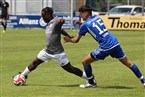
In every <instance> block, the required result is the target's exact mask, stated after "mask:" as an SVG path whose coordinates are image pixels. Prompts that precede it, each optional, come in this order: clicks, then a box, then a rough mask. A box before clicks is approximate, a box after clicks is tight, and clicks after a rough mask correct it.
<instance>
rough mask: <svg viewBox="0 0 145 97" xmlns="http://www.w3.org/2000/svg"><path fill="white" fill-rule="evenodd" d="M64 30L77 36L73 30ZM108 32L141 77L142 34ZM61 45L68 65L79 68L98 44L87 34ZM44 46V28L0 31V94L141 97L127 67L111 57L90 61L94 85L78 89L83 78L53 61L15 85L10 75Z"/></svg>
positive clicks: (142, 91)
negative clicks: (67, 59) (134, 65)
mask: <svg viewBox="0 0 145 97" xmlns="http://www.w3.org/2000/svg"><path fill="white" fill-rule="evenodd" d="M0 31H1V30H0ZM68 32H69V33H70V34H71V35H74V36H75V35H77V31H74V32H71V31H68ZM112 33H113V34H115V35H116V36H117V37H118V40H119V41H120V44H121V45H122V47H123V49H124V52H125V53H126V55H127V56H128V58H129V59H130V60H132V61H133V62H135V63H136V64H137V65H138V67H139V68H140V70H141V72H142V73H143V74H144V76H145V64H144V63H145V61H144V56H145V54H144V51H145V49H144V48H145V44H144V42H145V40H144V36H145V33H144V32H143V31H112ZM62 42H63V40H62ZM63 45H64V48H65V52H66V53H67V56H68V57H69V59H70V61H71V63H72V65H74V66H76V67H79V68H80V69H82V70H83V66H82V64H81V60H82V59H83V58H84V57H85V56H86V55H87V54H89V53H90V52H91V51H92V50H94V49H96V48H97V47H98V44H97V43H96V42H95V41H94V40H93V38H92V37H91V36H90V35H89V34H87V35H86V36H85V37H83V38H82V40H81V41H80V42H79V43H78V44H72V43H67V44H64V43H63ZM44 47H45V31H44V30H41V29H8V30H7V33H1V34H0V51H1V52H0V55H1V56H0V97H145V89H144V88H143V86H142V84H141V83H140V81H139V80H138V79H137V78H136V76H135V75H134V74H133V73H132V72H131V70H130V69H128V68H126V67H125V66H123V65H122V64H121V63H120V62H119V61H118V60H116V59H112V58H111V57H107V58H106V59H105V60H104V61H97V62H94V63H93V64H92V67H93V72H94V75H95V78H96V80H97V84H98V87H97V88H87V89H82V88H79V87H78V86H79V84H82V83H84V82H85V80H84V79H81V78H79V77H77V76H75V75H73V74H70V73H67V72H66V71H64V70H63V69H62V68H61V67H60V66H59V65H57V64H56V63H55V62H54V61H53V60H52V61H50V62H48V63H43V64H41V65H40V66H39V67H38V68H37V69H36V70H35V71H33V72H31V73H30V74H29V77H28V80H27V84H26V86H20V87H19V86H15V85H14V84H13V83H12V76H13V75H15V74H17V72H18V71H23V70H24V69H25V67H26V66H27V65H28V64H29V63H31V62H32V60H33V59H34V58H35V57H36V55H37V54H38V53H39V51H40V50H41V49H43V48H44Z"/></svg>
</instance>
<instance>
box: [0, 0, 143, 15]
mask: <svg viewBox="0 0 145 97" xmlns="http://www.w3.org/2000/svg"><path fill="white" fill-rule="evenodd" d="M0 1H2V0H0ZM6 1H7V2H9V5H10V13H11V15H39V14H40V11H41V9H42V8H43V7H46V6H50V7H53V9H54V11H55V14H56V15H71V13H70V12H73V15H74V16H76V15H78V14H77V10H78V8H79V7H80V6H81V5H83V4H89V5H90V6H91V7H92V8H93V10H94V11H96V12H108V11H109V10H110V9H111V8H113V7H115V6H118V5H141V6H144V5H145V2H144V0H6Z"/></svg>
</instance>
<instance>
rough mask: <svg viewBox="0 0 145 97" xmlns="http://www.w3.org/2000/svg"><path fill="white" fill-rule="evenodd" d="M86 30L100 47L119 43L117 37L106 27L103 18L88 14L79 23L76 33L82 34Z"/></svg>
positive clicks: (109, 47)
mask: <svg viewBox="0 0 145 97" xmlns="http://www.w3.org/2000/svg"><path fill="white" fill-rule="evenodd" d="M87 32H88V33H90V34H91V36H92V37H93V38H94V39H95V40H96V41H97V42H98V43H99V47H100V48H101V49H104V50H107V49H111V48H113V47H115V46H117V45H118V44H119V43H118V40H117V38H116V37H115V36H114V35H113V34H111V33H110V32H109V31H108V30H107V29H106V27H105V25H104V22H103V20H102V19H101V18H100V17H98V16H95V15H94V16H90V17H89V18H88V19H87V20H86V21H85V22H84V23H83V24H82V25H81V27H80V31H79V33H78V35H80V36H82V35H85V34H86V33H87Z"/></svg>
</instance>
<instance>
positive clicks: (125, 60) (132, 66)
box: [119, 57, 145, 87]
mask: <svg viewBox="0 0 145 97" xmlns="http://www.w3.org/2000/svg"><path fill="white" fill-rule="evenodd" d="M119 60H120V62H121V63H123V64H124V65H126V66H127V67H129V68H130V69H131V70H132V71H133V72H134V74H135V75H136V76H137V77H138V78H139V79H140V81H141V83H142V84H143V85H144V87H145V78H144V77H143V75H142V73H141V71H140V70H139V68H138V66H137V65H136V64H134V63H132V62H131V61H130V60H128V58H127V57H124V58H123V59H119Z"/></svg>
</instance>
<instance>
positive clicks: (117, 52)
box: [110, 45, 125, 59]
mask: <svg viewBox="0 0 145 97" xmlns="http://www.w3.org/2000/svg"><path fill="white" fill-rule="evenodd" d="M110 56H111V57H113V58H116V59H123V58H124V57H125V53H124V52H123V50H122V48H121V46H120V45H118V46H116V47H115V48H113V49H112V52H111V54H110Z"/></svg>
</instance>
